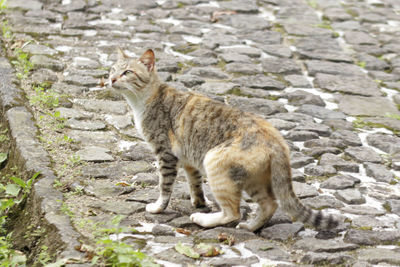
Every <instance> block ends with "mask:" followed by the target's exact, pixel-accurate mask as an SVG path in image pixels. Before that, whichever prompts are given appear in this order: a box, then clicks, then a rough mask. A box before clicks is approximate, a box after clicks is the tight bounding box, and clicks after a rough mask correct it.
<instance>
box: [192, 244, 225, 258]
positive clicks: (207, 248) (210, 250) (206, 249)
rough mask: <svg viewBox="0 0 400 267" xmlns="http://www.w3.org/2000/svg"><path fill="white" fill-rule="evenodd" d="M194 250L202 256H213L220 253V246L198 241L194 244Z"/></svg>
mask: <svg viewBox="0 0 400 267" xmlns="http://www.w3.org/2000/svg"><path fill="white" fill-rule="evenodd" d="M196 251H197V252H198V253H199V254H200V255H201V256H203V257H215V256H218V255H221V254H222V251H221V249H220V248H218V247H216V246H215V245H213V244H206V243H200V244H198V245H197V246H196Z"/></svg>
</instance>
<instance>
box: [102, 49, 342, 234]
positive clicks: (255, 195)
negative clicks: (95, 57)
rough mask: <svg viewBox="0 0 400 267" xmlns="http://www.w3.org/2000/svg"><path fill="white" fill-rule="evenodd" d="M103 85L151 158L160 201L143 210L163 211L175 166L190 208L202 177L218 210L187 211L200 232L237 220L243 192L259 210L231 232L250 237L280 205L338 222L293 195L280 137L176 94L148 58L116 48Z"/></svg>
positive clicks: (197, 199)
mask: <svg viewBox="0 0 400 267" xmlns="http://www.w3.org/2000/svg"><path fill="white" fill-rule="evenodd" d="M109 83H110V85H111V86H112V87H113V88H114V90H115V91H117V92H120V93H121V94H122V95H123V96H124V97H125V99H126V100H127V101H128V103H129V105H130V106H131V107H132V109H133V113H134V121H135V126H136V128H137V130H138V131H139V133H140V134H141V135H142V136H143V137H144V139H145V140H146V141H147V142H148V143H149V144H150V146H151V148H152V149H153V151H154V153H155V154H156V155H157V159H158V163H159V170H160V173H161V175H160V180H159V189H160V195H159V198H158V200H157V201H156V202H155V203H151V204H148V205H147V206H146V211H147V212H150V213H160V212H162V211H163V210H164V209H165V208H166V207H167V205H168V202H169V200H170V196H171V190H172V186H173V183H174V180H175V177H176V175H177V168H178V163H179V166H181V167H183V169H184V170H185V172H186V176H187V180H188V183H189V188H190V197H191V203H192V205H193V206H194V207H202V206H204V205H205V198H204V195H203V190H202V179H201V177H202V176H203V175H204V176H206V177H207V181H208V183H209V185H210V188H211V190H212V193H213V195H214V197H215V199H216V201H217V203H218V205H219V207H220V209H221V211H219V212H215V213H194V214H192V215H191V216H190V219H191V220H192V221H193V222H195V223H196V224H199V225H201V226H203V227H214V226H217V225H222V224H227V223H229V222H232V221H236V220H239V219H240V217H241V215H240V199H241V194H242V190H244V191H246V192H247V193H248V195H249V196H250V197H251V198H252V200H253V201H254V202H256V203H257V204H258V209H257V213H256V216H255V218H253V219H250V220H249V221H248V222H246V223H240V224H239V225H238V227H240V228H245V229H248V230H250V231H255V230H257V229H259V228H260V227H262V226H263V225H264V224H265V223H266V222H267V221H268V220H269V219H270V218H271V217H272V215H273V214H274V212H275V210H276V208H277V206H278V204H277V200H276V198H277V199H278V200H279V202H280V205H281V207H282V208H283V210H285V211H286V212H288V213H289V214H290V215H292V216H293V217H294V219H296V220H300V221H302V222H305V223H308V224H311V225H314V226H315V227H317V228H320V229H331V228H334V227H336V225H337V220H336V219H334V218H333V217H332V216H329V217H324V216H323V214H322V213H321V211H319V212H314V211H312V210H311V209H310V208H308V207H306V206H304V205H303V204H302V203H301V202H300V200H299V199H298V198H297V196H296V195H295V193H294V192H293V187H292V181H291V168H290V163H289V159H290V158H289V148H288V146H287V144H286V142H285V141H284V139H283V138H282V136H281V135H280V133H279V132H278V131H277V130H276V129H275V128H274V127H273V126H271V125H270V124H269V123H268V122H266V121H265V120H263V119H262V118H260V117H258V116H256V115H253V114H250V113H246V112H243V111H240V110H238V109H236V108H233V107H231V106H227V105H225V104H223V103H220V102H217V101H214V100H211V99H210V98H208V97H206V96H203V95H200V94H197V93H193V92H181V91H178V90H176V89H174V88H172V87H170V86H168V85H167V84H165V83H164V82H162V81H161V80H160V78H159V77H158V75H157V71H156V67H155V57H154V52H153V51H152V50H151V49H149V50H147V51H146V52H145V53H144V54H143V55H142V56H141V57H140V58H139V59H133V58H129V57H128V56H127V55H126V54H125V53H124V52H123V51H122V50H121V49H118V61H117V62H116V63H115V65H114V66H113V67H112V68H111V72H110V80H109Z"/></svg>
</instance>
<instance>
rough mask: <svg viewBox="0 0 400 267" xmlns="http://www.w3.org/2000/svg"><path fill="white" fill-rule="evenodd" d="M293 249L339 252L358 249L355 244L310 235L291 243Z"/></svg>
mask: <svg viewBox="0 0 400 267" xmlns="http://www.w3.org/2000/svg"><path fill="white" fill-rule="evenodd" d="M293 248H294V249H301V250H305V251H313V252H331V253H332V252H340V251H350V250H355V249H358V248H359V246H358V245H357V244H350V243H344V242H343V241H340V240H322V239H316V238H311V237H306V238H303V239H301V240H299V241H297V242H296V243H294V244H293Z"/></svg>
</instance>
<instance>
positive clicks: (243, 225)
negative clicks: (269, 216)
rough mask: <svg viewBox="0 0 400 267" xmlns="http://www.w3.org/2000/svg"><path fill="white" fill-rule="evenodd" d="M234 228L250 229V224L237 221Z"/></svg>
mask: <svg viewBox="0 0 400 267" xmlns="http://www.w3.org/2000/svg"><path fill="white" fill-rule="evenodd" d="M236 228H238V229H246V230H250V229H249V228H250V226H249V224H248V223H239V224H238V225H236Z"/></svg>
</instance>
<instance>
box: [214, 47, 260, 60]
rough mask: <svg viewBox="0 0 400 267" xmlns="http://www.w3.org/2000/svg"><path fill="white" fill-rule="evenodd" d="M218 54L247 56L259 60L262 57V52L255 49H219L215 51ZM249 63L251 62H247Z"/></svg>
mask: <svg viewBox="0 0 400 267" xmlns="http://www.w3.org/2000/svg"><path fill="white" fill-rule="evenodd" d="M215 51H216V52H221V53H228V54H231V53H233V54H239V55H245V56H248V57H251V58H258V57H260V56H261V50H260V49H258V48H255V47H251V46H249V47H245V46H243V47H240V46H237V47H228V48H217V49H216V50H215ZM247 62H249V61H247Z"/></svg>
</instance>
